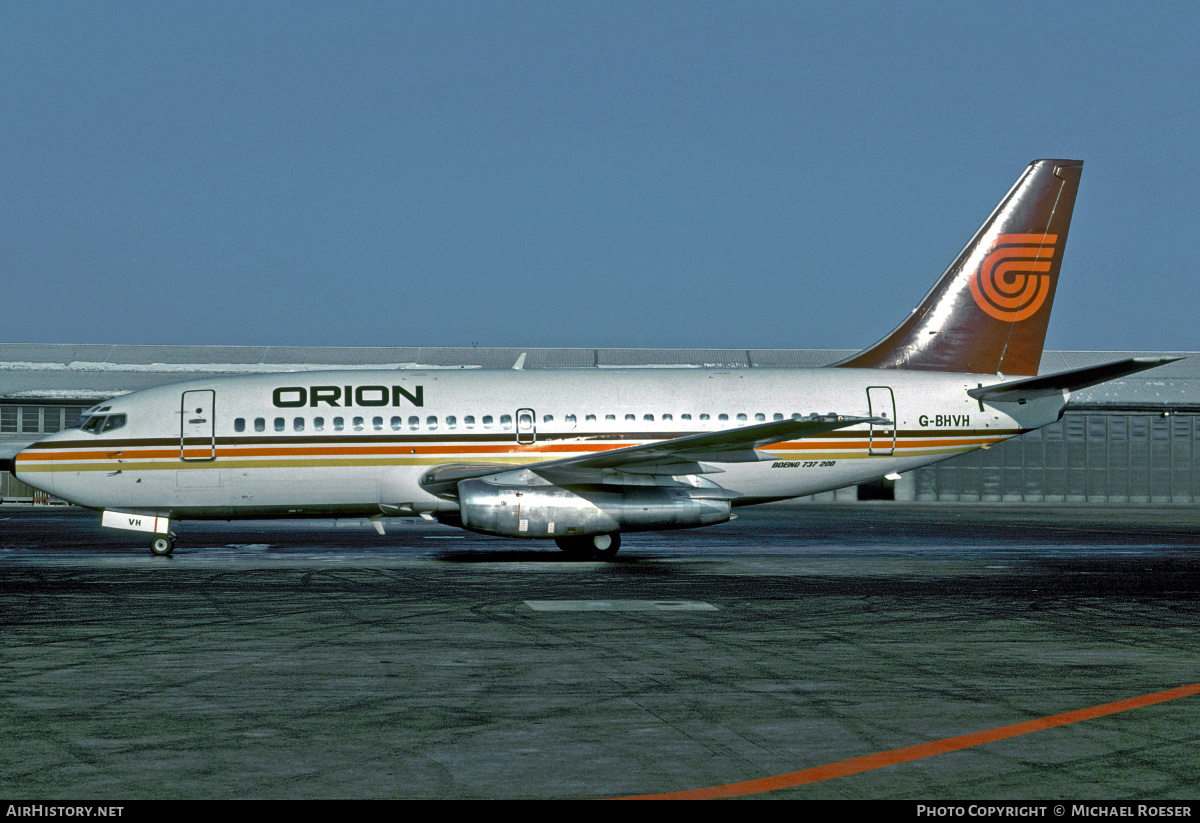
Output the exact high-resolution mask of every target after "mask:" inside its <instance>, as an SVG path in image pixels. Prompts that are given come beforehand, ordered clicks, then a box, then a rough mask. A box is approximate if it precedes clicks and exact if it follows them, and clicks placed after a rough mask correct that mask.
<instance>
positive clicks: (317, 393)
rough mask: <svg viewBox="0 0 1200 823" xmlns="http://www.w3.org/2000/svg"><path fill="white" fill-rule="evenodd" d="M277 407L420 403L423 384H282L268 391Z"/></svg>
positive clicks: (423, 395)
mask: <svg viewBox="0 0 1200 823" xmlns="http://www.w3.org/2000/svg"><path fill="white" fill-rule="evenodd" d="M271 400H272V401H273V402H274V404H275V407H276V408H279V409H298V408H301V407H303V406H308V407H310V408H316V407H318V406H322V405H324V406H339V407H352V406H368V407H369V406H408V405H413V406H424V405H425V387H424V386H414V387H413V391H409V390H408V389H406V388H404V387H403V386H282V387H280V388H278V389H276V390H275V391H274V392H272V393H271Z"/></svg>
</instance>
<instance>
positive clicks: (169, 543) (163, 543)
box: [150, 532, 175, 557]
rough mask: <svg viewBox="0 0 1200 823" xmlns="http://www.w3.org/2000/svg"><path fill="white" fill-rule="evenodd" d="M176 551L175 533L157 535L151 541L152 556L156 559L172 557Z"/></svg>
mask: <svg viewBox="0 0 1200 823" xmlns="http://www.w3.org/2000/svg"><path fill="white" fill-rule="evenodd" d="M173 551H175V533H174V532H171V533H170V534H156V535H155V536H154V539H153V540H151V541H150V554H152V555H154V556H155V557H170V556H171V552H173Z"/></svg>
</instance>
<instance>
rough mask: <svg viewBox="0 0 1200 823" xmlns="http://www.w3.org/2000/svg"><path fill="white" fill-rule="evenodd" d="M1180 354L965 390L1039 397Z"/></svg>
mask: <svg viewBox="0 0 1200 823" xmlns="http://www.w3.org/2000/svg"><path fill="white" fill-rule="evenodd" d="M1182 359H1183V358H1182V357H1169V356H1168V357H1131V358H1129V359H1128V360H1116V361H1114V362H1112V363H1104V364H1101V365H1099V366H1087V367H1085V368H1082V369H1070V370H1069V371H1060V372H1056V373H1055V374H1046V375H1041V376H1039V377H1028V378H1025V379H1023V380H1013V381H1011V382H1008V383H995V384H993V385H991V386H980V387H979V388H977V389H968V390H967V394H969V395H971V396H972V397H974V398H975V399H976V400H985V401H987V402H989V403H1024V402H1026V401H1028V400H1034V399H1036V398H1038V397H1046V396H1049V395H1052V394H1060V393H1061V392H1063V391H1064V390H1066V391H1078V390H1079V389H1086V388H1088V387H1089V386H1097V385H1099V384H1101V383H1106V382H1108V381H1109V380H1116V379H1117V378H1118V377H1125V376H1127V375H1130V374H1137V373H1138V372H1140V371H1145V370H1146V369H1152V368H1154V367H1155V366H1162V365H1165V364H1167V363H1174V362H1175V361H1176V360H1182Z"/></svg>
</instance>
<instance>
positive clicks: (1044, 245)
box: [970, 234, 1058, 323]
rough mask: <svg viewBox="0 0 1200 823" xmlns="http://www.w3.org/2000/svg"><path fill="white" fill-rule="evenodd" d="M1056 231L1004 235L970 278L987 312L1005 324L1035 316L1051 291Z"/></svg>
mask: <svg viewBox="0 0 1200 823" xmlns="http://www.w3.org/2000/svg"><path fill="white" fill-rule="evenodd" d="M1057 242H1058V235H1057V234H1002V235H1000V236H999V237H997V238H996V243H995V245H994V246H993V247H992V250H991V251H990V252H988V256H987V257H985V258H984V259H983V263H982V264H981V265H980V266H979V271H977V272H975V275H974V276H973V277H972V278H971V281H970V283H971V296H972V297H974V298H975V304H976V305H977V306H979V308H981V309H983V311H984V313H985V314H987V315H988V316H990V317H994V318H996V319H997V320H1003V321H1004V322H1006V323H1016V322H1017V321H1019V320H1024V319H1026V318H1027V317H1032V316H1033V315H1034V314H1036V313H1037V310H1038V309H1040V308H1041V307H1042V304H1043V303H1045V302H1046V297H1047V296H1049V294H1050V273H1049V272H1050V266H1051V264H1052V263H1053V261H1054V248H1055V244H1056V243H1057Z"/></svg>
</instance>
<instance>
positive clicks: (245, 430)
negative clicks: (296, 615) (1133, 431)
mask: <svg viewBox="0 0 1200 823" xmlns="http://www.w3.org/2000/svg"><path fill="white" fill-rule="evenodd" d="M995 382H996V377H995V376H994V375H978V376H976V375H964V374H946V373H938V372H918V371H898V370H877V369H844V368H821V369H750V370H737V371H718V370H704V369H673V368H672V369H646V368H639V369H601V370H591V369H588V370H582V369H581V370H558V371H550V370H536V371H515V370H514V371H477V370H437V371H434V370H430V371H424V372H422V371H357V370H356V371H320V372H304V373H290V374H270V375H254V376H246V377H230V378H214V379H207V380H197V381H191V382H187V383H178V384H173V385H169V386H162V387H158V388H154V389H149V390H146V391H140V392H136V393H133V394H129V395H126V396H123V397H118V398H116V399H114V400H112V401H110V402H108V403H105V404H103V405H102V406H101V407H97V408H98V409H99V411H97V410H93V413H94V414H104V415H106V416H116V415H125V418H124V419H123V420H122V421H121V425H120V426H119V427H115V428H111V429H110V430H108V431H99V432H98V433H97V432H94V431H87V430H83V429H78V428H75V429H68V430H66V431H63V432H59V433H57V434H54V435H51V436H49V437H47V438H46V439H45V440H42V441H40V442H39V443H37V444H35V446H34V447H33V448H31V449H28V450H26V451H24V452H22V453H21V454H20V455H19V456H18V458H17V460H16V467H15V472H16V474H17V476H18V477H19V478H20V479H21V480H23V481H25V482H26V483H29V484H30V485H32V486H35V487H37V488H39V489H42V490H45V491H47V492H49V493H51V494H54V495H56V496H58V497H61V498H63V499H65V500H68V501H70V502H72V503H76V504H78V505H81V506H86V507H89V508H94V509H102V510H103V509H108V510H119V511H123V512H138V513H142V514H152V515H158V516H162V517H169V518H175V519H195V518H220V519H226V518H239V517H263V516H275V517H307V516H331V515H332V516H337V515H347V516H349V515H355V516H363V515H368V516H370V515H378V514H381V513H386V514H411V515H416V514H421V513H423V512H424V513H430V512H453V511H455V510H457V508H458V505H457V503H455V502H454V501H452V500H447V499H443V498H441V497H436V496H434V495H432V494H430V493H428V492H426V491H425V490H424V489H422V488H421V486H420V485H419V483H418V480H419V478H420V477H421V475H422V474H423V473H424V472H426V471H428V470H429V469H430V468H432V467H434V466H437V465H440V464H447V463H454V464H497V465H500V466H504V465H507V466H519V465H522V464H531V463H537V462H542V461H546V460H552V459H559V458H565V457H571V456H574V455H581V454H594V453H595V452H597V451H601V450H606V449H615V448H622V447H626V446H632V445H637V444H642V443H647V442H652V441H656V440H666V439H670V438H677V437H681V436H685V435H688V434H695V433H700V432H711V431H718V430H720V429H731V428H736V427H744V426H750V425H754V424H755V423H759V422H763V421H768V422H769V421H772V420H778V419H787V418H791V417H792V416H793V415H800V416H807V415H809V414H813V413H816V414H828V413H833V414H838V415H844V416H863V417H874V418H881V417H887V418H888V419H889V420H893V421H895V425H888V424H874V425H868V424H863V425H858V426H854V427H852V428H847V429H842V430H839V431H833V432H828V433H825V434H822V435H817V436H813V437H808V438H805V439H802V440H796V441H791V442H785V443H778V444H773V445H770V446H767V447H765V448H762V449H760V459H759V460H757V461H748V462H729V463H722V464H721V465H720V470H719V471H718V473H712V474H708V475H706V476H707V478H708V479H709V480H712V481H714V482H715V483H717V484H718V485H720V486H721V487H723V488H725V489H728V490H730V491H732V492H735V493H737V494H739V495H741V496H740V497H738V498H737V499H736V500H735V501H734V504H735V505H741V504H747V503H756V502H764V501H768V500H779V499H784V498H790V497H797V496H801V495H807V494H813V493H816V492H821V491H826V490H829V489H835V488H840V487H843V486H848V485H851V484H854V483H858V482H862V481H865V480H869V479H873V478H879V477H882V476H884V475H886V474H889V473H893V472H903V471H906V470H909V469H912V468H915V467H917V466H921V465H924V464H928V463H932V462H935V461H938V460H942V459H945V458H947V457H951V456H953V455H956V454H960V453H962V452H965V451H970V450H973V449H977V448H982V447H987V446H989V445H992V444H994V443H997V442H1000V441H1002V440H1004V439H1006V438H1009V437H1012V436H1015V435H1017V434H1020V433H1021V432H1024V431H1028V430H1030V429H1034V428H1038V427H1040V426H1044V425H1047V424H1048V423H1051V422H1054V421H1055V420H1057V419H1058V418H1059V416H1060V415H1061V412H1062V409H1063V407H1064V405H1065V399H1066V398H1065V394H1064V395H1063V396H1054V397H1049V398H1044V399H1041V400H1035V401H1030V402H1029V403H1027V404H1022V405H1018V404H1016V403H1003V404H998V405H996V406H992V405H987V404H981V403H980V402H979V401H977V400H974V399H972V398H971V397H969V396H968V395H967V393H966V390H967V389H971V388H975V387H976V386H978V385H980V384H993V383H995ZM114 419H116V418H114ZM96 428H102V427H97V426H93V429H96Z"/></svg>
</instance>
